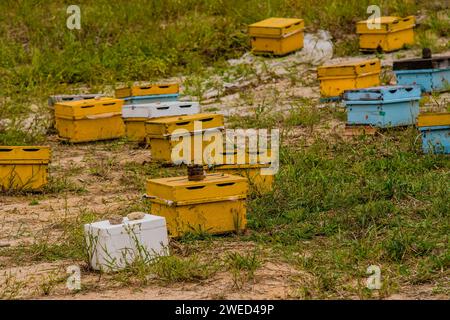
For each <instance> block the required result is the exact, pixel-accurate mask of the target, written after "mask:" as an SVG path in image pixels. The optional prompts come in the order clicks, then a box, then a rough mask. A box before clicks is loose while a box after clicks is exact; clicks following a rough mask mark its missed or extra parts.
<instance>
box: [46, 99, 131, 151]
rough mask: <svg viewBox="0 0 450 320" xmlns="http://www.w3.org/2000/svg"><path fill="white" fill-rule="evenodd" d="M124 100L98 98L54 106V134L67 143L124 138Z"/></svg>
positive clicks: (60, 103)
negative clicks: (55, 132) (55, 131)
mask: <svg viewBox="0 0 450 320" xmlns="http://www.w3.org/2000/svg"><path fill="white" fill-rule="evenodd" d="M122 105H123V100H120V99H113V98H99V99H90V100H80V101H68V102H59V103H57V104H56V105H55V120H56V130H57V131H58V135H59V137H60V138H61V139H63V140H66V141H68V142H75V143H76V142H88V141H98V140H109V139H115V138H120V137H123V136H124V135H125V125H124V122H123V120H122Z"/></svg>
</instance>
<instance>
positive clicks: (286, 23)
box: [248, 18, 305, 37]
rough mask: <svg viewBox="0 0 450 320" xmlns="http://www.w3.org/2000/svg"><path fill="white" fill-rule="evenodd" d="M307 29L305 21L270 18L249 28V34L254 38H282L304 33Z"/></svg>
mask: <svg viewBox="0 0 450 320" xmlns="http://www.w3.org/2000/svg"><path fill="white" fill-rule="evenodd" d="M304 28H305V22H304V20H303V19H296V18H269V19H265V20H262V21H259V22H256V23H253V24H251V25H249V26H248V33H249V35H250V36H252V37H258V36H262V37H282V36H286V35H288V34H292V33H296V32H299V31H302V30H303V29H304Z"/></svg>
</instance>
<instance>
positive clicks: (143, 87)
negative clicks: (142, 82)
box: [140, 86, 152, 90]
mask: <svg viewBox="0 0 450 320" xmlns="http://www.w3.org/2000/svg"><path fill="white" fill-rule="evenodd" d="M151 87H152V86H142V87H140V88H141V89H142V90H146V89H150V88H151Z"/></svg>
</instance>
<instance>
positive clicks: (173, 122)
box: [145, 113, 224, 163]
mask: <svg viewBox="0 0 450 320" xmlns="http://www.w3.org/2000/svg"><path fill="white" fill-rule="evenodd" d="M223 126H224V120H223V115H219V114H214V113H199V114H195V115H186V116H174V117H164V118H158V119H152V120H149V121H147V122H146V123H145V131H146V140H147V144H148V145H149V146H150V149H151V152H152V160H154V161H157V162H164V163H172V162H173V159H172V152H173V150H174V148H175V147H176V146H179V144H180V143H182V141H181V140H182V139H184V138H179V139H175V140H174V139H173V138H174V137H176V136H178V137H179V136H180V135H181V134H180V131H178V130H182V131H184V132H186V133H188V135H189V138H190V139H191V142H190V145H191V156H190V159H192V160H193V159H194V153H198V152H199V150H194V145H195V144H194V139H195V137H196V136H199V135H203V134H205V133H206V132H208V131H211V130H223ZM200 138H202V137H200ZM202 140H203V139H202ZM208 144H209V141H202V150H200V151H201V152H202V154H203V148H204V147H205V146H206V145H208ZM179 156H180V157H184V154H183V150H181V152H180V153H179Z"/></svg>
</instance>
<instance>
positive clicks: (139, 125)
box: [123, 118, 148, 142]
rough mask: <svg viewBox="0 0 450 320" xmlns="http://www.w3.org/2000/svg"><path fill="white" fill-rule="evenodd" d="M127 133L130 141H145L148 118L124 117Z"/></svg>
mask: <svg viewBox="0 0 450 320" xmlns="http://www.w3.org/2000/svg"><path fill="white" fill-rule="evenodd" d="M123 121H124V123H125V135H126V136H127V138H128V140H129V141H133V142H144V141H145V122H147V121H148V118H124V119H123Z"/></svg>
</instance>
